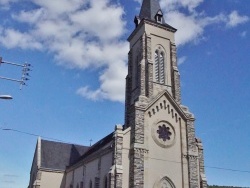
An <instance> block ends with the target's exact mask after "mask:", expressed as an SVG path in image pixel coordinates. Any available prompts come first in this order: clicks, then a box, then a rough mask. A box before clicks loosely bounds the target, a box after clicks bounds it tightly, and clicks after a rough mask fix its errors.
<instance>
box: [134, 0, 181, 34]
mask: <svg viewBox="0 0 250 188" xmlns="http://www.w3.org/2000/svg"><path fill="white" fill-rule="evenodd" d="M159 10H160V11H161V7H160V3H159V0H143V2H142V6H141V11H140V14H139V18H140V20H142V19H146V20H150V21H153V22H155V15H156V14H157V13H158V11H159ZM162 25H164V26H166V27H167V28H169V29H171V30H173V31H174V32H176V31H177V29H175V28H174V27H172V26H171V25H169V24H167V23H166V22H165V20H164V17H162Z"/></svg>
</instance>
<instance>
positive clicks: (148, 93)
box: [28, 0, 207, 188]
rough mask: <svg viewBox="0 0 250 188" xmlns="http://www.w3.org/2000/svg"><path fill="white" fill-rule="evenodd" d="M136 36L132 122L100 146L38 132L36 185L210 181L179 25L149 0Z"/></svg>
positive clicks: (129, 101) (128, 107) (149, 185)
mask: <svg viewBox="0 0 250 188" xmlns="http://www.w3.org/2000/svg"><path fill="white" fill-rule="evenodd" d="M134 22H135V29H134V31H133V32H132V33H131V35H130V36H129V37H128V42H129V43H130V51H129V53H128V74H127V77H126V93H125V95H126V98H125V122H124V125H116V126H115V128H114V132H112V133H110V134H109V135H107V136H105V137H104V138H103V139H101V140H100V141H98V142H97V143H95V144H94V145H93V146H90V147H88V146H79V145H74V144H66V143H61V142H54V141H49V140H43V139H40V138H38V141H37V145H36V149H35V154H34V158H33V163H32V167H31V171H30V183H29V186H28V188H207V180H206V176H205V171H204V156H203V146H202V143H201V140H200V139H198V138H196V136H195V126H194V122H195V118H194V115H193V114H192V113H191V112H190V111H189V109H188V107H186V106H183V105H182V103H181V89H180V74H179V71H178V67H177V55H176V45H175V33H176V31H177V30H176V29H175V28H173V27H172V26H170V25H168V24H167V23H166V22H165V20H164V17H163V12H162V10H161V7H160V4H159V2H158V0H143V3H142V7H141V10H140V13H139V15H138V16H136V17H135V19H134Z"/></svg>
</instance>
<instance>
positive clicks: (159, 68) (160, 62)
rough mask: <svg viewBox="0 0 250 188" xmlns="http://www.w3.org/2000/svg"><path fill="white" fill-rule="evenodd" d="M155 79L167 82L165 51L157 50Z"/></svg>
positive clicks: (162, 82)
mask: <svg viewBox="0 0 250 188" xmlns="http://www.w3.org/2000/svg"><path fill="white" fill-rule="evenodd" d="M155 81H156V82H159V83H161V84H164V83H165V68H164V53H163V52H159V51H158V50H156V51H155Z"/></svg>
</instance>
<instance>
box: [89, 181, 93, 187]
mask: <svg viewBox="0 0 250 188" xmlns="http://www.w3.org/2000/svg"><path fill="white" fill-rule="evenodd" d="M89 188H92V181H91V180H90V181H89Z"/></svg>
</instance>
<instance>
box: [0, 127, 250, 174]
mask: <svg viewBox="0 0 250 188" xmlns="http://www.w3.org/2000/svg"><path fill="white" fill-rule="evenodd" d="M0 129H1V130H3V131H14V132H18V133H21V134H26V135H29V136H36V137H42V138H46V139H50V140H54V141H58V142H63V143H68V144H72V143H69V142H66V141H63V140H59V139H56V138H52V137H46V136H41V135H38V134H34V133H28V132H24V131H20V130H16V129H10V128H3V127H0ZM151 159H155V160H162V161H167V162H171V163H181V162H179V161H170V160H166V159H164V160H163V159H156V158H151ZM204 167H206V168H211V169H217V170H224V171H231V172H240V173H250V171H249V170H238V169H232V168H222V167H217V166H204Z"/></svg>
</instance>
